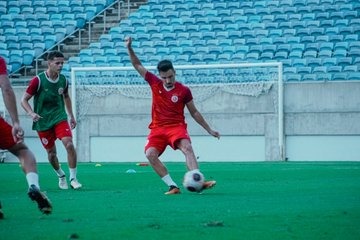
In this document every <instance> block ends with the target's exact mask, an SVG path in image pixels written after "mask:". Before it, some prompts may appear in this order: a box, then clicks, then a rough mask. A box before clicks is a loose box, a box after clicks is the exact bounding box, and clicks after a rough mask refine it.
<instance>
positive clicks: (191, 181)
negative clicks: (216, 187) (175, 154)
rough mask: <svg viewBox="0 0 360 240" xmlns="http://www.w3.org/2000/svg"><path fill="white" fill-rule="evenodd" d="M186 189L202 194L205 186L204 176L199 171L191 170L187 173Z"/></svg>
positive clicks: (185, 179)
mask: <svg viewBox="0 0 360 240" xmlns="http://www.w3.org/2000/svg"><path fill="white" fill-rule="evenodd" d="M183 185H184V187H185V188H186V189H187V190H189V191H190V192H201V191H202V190H203V185H204V175H203V174H202V173H201V172H200V171H199V170H197V169H196V170H191V171H188V172H186V173H185V176H184V181H183Z"/></svg>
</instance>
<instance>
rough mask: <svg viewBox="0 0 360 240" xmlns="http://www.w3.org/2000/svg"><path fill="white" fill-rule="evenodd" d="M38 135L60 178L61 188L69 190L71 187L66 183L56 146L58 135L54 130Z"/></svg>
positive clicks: (40, 132)
mask: <svg viewBox="0 0 360 240" xmlns="http://www.w3.org/2000/svg"><path fill="white" fill-rule="evenodd" d="M37 133H38V136H39V138H40V140H41V143H42V145H43V147H44V148H45V150H46V153H47V157H48V161H49V163H50V164H51V166H52V168H53V169H54V171H55V173H56V175H57V176H58V178H59V188H60V189H68V188H69V187H68V184H67V182H66V176H65V172H64V171H63V170H62V168H61V166H60V163H59V159H58V157H57V150H56V145H55V140H56V135H55V131H54V129H49V130H47V131H38V132H37Z"/></svg>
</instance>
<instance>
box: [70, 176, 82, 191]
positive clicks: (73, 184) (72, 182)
mask: <svg viewBox="0 0 360 240" xmlns="http://www.w3.org/2000/svg"><path fill="white" fill-rule="evenodd" d="M70 186H71V188H73V189H79V188H81V187H82V185H81V183H79V182H78V180H77V179H75V178H73V179H71V180H70Z"/></svg>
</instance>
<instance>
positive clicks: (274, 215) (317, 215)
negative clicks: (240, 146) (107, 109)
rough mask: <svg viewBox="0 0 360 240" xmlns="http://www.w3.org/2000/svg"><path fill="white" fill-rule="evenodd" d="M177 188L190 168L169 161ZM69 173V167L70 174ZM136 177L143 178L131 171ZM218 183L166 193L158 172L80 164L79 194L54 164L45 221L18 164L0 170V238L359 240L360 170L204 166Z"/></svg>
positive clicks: (45, 176)
mask: <svg viewBox="0 0 360 240" xmlns="http://www.w3.org/2000/svg"><path fill="white" fill-rule="evenodd" d="M167 167H168V169H169V170H170V172H171V173H172V176H173V178H174V179H175V180H176V181H177V182H178V183H180V182H181V179H182V177H183V174H184V171H185V167H184V164H183V163H168V164H167ZM64 169H66V166H64ZM128 169H134V170H136V173H126V170H128ZM201 169H202V172H203V173H204V174H205V176H206V177H207V178H209V179H215V180H217V182H218V184H217V186H215V188H214V189H211V190H208V191H205V192H203V193H202V194H197V193H190V192H187V191H185V190H184V189H182V194H180V195H172V196H168V195H164V194H163V193H164V192H165V191H166V190H167V187H166V186H165V184H164V183H162V181H161V180H160V179H159V178H158V177H157V175H155V173H154V172H153V170H152V168H151V167H149V166H147V167H141V166H136V165H135V164H134V163H119V164H114V163H103V164H102V166H99V167H96V166H95V163H82V164H79V166H78V176H79V180H80V181H81V183H82V184H83V186H84V187H83V189H81V190H77V191H75V190H71V189H69V190H59V189H58V187H57V177H56V176H55V174H54V172H53V170H51V167H50V165H49V164H39V165H38V170H39V174H40V183H41V187H42V190H43V191H46V192H47V195H48V196H49V198H50V199H51V201H52V204H53V213H52V214H51V215H49V216H45V215H42V214H41V213H40V211H38V209H37V207H36V204H35V203H33V202H31V201H30V199H29V198H28V197H27V195H26V191H27V185H26V182H25V178H24V175H23V173H22V171H21V169H20V168H19V165H18V164H0V180H1V181H0V201H1V203H2V206H3V211H4V214H5V219H3V220H0V239H2V240H7V239H142V240H144V239H188V240H191V239H216V240H218V239H316V240H318V239H347V240H351V239H360V227H359V226H360V184H359V183H360V163H358V162H328V163H327V162H317V163H314V162H303V163H298V162H271V163H201Z"/></svg>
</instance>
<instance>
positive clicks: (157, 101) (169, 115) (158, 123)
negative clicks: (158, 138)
mask: <svg viewBox="0 0 360 240" xmlns="http://www.w3.org/2000/svg"><path fill="white" fill-rule="evenodd" d="M145 80H146V81H147V82H148V83H149V85H150V87H151V92H152V107H151V118H152V121H151V123H150V125H149V128H150V129H152V128H156V127H163V126H174V125H180V124H185V115H184V108H185V104H186V103H188V102H190V101H191V100H192V99H193V96H192V94H191V91H190V89H189V88H188V87H186V86H185V85H183V84H181V83H179V82H175V85H174V88H173V89H171V90H167V89H166V88H165V87H164V85H163V82H162V80H161V79H159V78H158V77H157V76H156V75H154V74H153V73H151V72H149V71H148V72H146V74H145Z"/></svg>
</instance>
